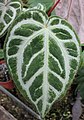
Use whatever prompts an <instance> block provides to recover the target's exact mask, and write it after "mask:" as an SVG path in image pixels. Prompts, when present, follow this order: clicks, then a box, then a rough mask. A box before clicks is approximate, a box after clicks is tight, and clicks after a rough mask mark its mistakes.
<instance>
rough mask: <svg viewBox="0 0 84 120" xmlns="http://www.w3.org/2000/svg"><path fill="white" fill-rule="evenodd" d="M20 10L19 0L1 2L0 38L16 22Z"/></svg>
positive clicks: (0, 0)
mask: <svg viewBox="0 0 84 120" xmlns="http://www.w3.org/2000/svg"><path fill="white" fill-rule="evenodd" d="M20 10H21V3H20V1H19V0H0V37H1V36H2V35H3V34H4V32H5V31H6V30H7V29H8V27H9V26H10V25H11V23H12V22H13V21H14V19H15V17H16V15H17V14H18V13H19V12H20Z"/></svg>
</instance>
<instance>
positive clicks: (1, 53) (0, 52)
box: [0, 49, 4, 59]
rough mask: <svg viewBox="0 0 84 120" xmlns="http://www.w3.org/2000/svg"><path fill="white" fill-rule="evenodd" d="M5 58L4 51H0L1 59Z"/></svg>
mask: <svg viewBox="0 0 84 120" xmlns="http://www.w3.org/2000/svg"><path fill="white" fill-rule="evenodd" d="M3 58H4V53H3V49H0V59H3Z"/></svg>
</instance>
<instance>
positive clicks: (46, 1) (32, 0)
mask: <svg viewBox="0 0 84 120" xmlns="http://www.w3.org/2000/svg"><path fill="white" fill-rule="evenodd" d="M38 3H41V4H43V5H44V6H45V7H46V10H49V9H50V7H51V6H52V5H53V4H54V1H53V0H28V4H29V5H30V6H32V7H34V6H36V5H37V4H38Z"/></svg>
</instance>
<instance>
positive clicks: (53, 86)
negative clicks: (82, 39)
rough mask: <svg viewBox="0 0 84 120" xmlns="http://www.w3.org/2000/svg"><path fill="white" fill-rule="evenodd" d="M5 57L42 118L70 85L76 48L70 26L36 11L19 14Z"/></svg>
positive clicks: (10, 33)
mask: <svg viewBox="0 0 84 120" xmlns="http://www.w3.org/2000/svg"><path fill="white" fill-rule="evenodd" d="M5 56H6V61H7V64H8V66H9V70H10V73H11V75H12V77H13V79H14V82H15V83H16V86H17V88H18V89H19V90H20V92H21V93H22V95H23V96H24V97H25V96H26V99H27V100H29V99H30V101H31V102H32V103H33V104H34V105H35V107H36V109H37V111H38V113H39V114H40V115H41V117H42V118H44V117H45V115H46V114H47V112H48V111H49V110H50V108H51V106H52V104H53V103H54V102H55V101H56V100H58V99H60V98H61V96H63V95H64V93H65V92H66V91H67V89H68V86H69V85H70V84H71V83H72V81H73V78H74V76H75V74H76V72H77V70H78V66H79V61H80V47H79V42H78V38H77V35H76V33H75V32H74V30H73V28H72V27H71V25H70V24H69V23H68V22H67V21H65V20H63V19H62V18H59V17H57V16H53V17H50V18H49V17H48V16H47V14H46V13H45V12H44V11H43V10H41V9H40V10H39V9H36V8H32V9H28V10H26V11H24V12H22V13H21V14H20V15H19V16H18V17H17V19H15V21H14V22H13V24H12V26H11V28H10V30H9V33H8V34H7V37H6V43H5Z"/></svg>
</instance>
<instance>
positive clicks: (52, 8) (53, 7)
mask: <svg viewBox="0 0 84 120" xmlns="http://www.w3.org/2000/svg"><path fill="white" fill-rule="evenodd" d="M59 2H60V0H58V1H57V2H56V3H55V4H54V5H53V6H52V7H51V9H50V10H49V12H48V16H50V14H51V12H52V11H53V10H54V9H55V7H56V6H57V5H58V3H59Z"/></svg>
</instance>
